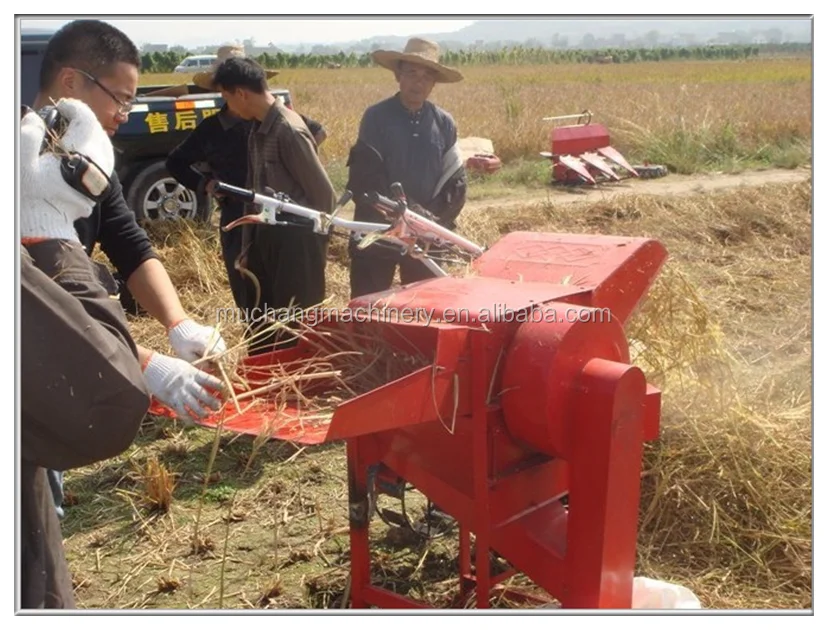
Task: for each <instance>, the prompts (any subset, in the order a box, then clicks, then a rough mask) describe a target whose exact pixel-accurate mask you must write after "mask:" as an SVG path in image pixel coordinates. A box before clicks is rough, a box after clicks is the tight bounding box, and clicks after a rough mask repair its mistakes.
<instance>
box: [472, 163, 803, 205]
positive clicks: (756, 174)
mask: <svg viewBox="0 0 828 630" xmlns="http://www.w3.org/2000/svg"><path fill="white" fill-rule="evenodd" d="M810 176H811V169H809V168H798V169H795V170H791V169H768V170H762V171H745V172H743V173H738V174H724V173H723V174H703V175H672V174H671V175H667V176H666V177H662V178H659V179H628V180H624V181H621V182H618V183H613V184H601V185H600V186H598V187H596V188H593V189H589V188H578V189H564V188H558V187H555V188H549V189H548V190H542V191H537V192H532V193H525V194H519V195H518V196H517V197H506V198H501V199H479V200H475V201H470V202H469V203H468V204H467V206H466V208H467V209H475V210H481V209H484V208H509V207H516V206H523V205H526V204H529V203H539V202H544V201H548V202H551V203H555V204H558V203H577V202H581V201H588V202H595V201H603V200H606V199H611V198H613V197H616V196H618V195H629V194H635V195H671V196H677V195H694V194H699V193H704V192H711V191H715V190H723V189H727V188H738V187H740V186H749V187H755V186H764V185H766V184H795V183H799V182H802V181H805V180H806V179H808V178H809V177H810Z"/></svg>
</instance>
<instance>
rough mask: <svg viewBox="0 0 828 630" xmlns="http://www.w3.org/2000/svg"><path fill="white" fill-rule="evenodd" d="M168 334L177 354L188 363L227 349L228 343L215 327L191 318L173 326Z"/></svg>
mask: <svg viewBox="0 0 828 630" xmlns="http://www.w3.org/2000/svg"><path fill="white" fill-rule="evenodd" d="M168 335H169V339H170V345H171V346H172V348H173V350H174V351H175V354H176V356H178V357H179V358H181V359H184V360H185V361H187V362H188V363H192V362H193V361H197V360H199V359H201V358H202V357H205V356H212V355H214V354H220V353H222V352H225V351H226V350H227V344H226V343H225V342H224V339H223V338H222V336H221V335H220V334H219V333H218V331H217V330H216V329H215V328H212V327H210V326H202V325H201V324H197V323H195V322H194V321H193V320H191V319H185V320H184V321H182V322H179V323H178V324H176V325H175V326H173V327H172V328H171V329H170V331H169V333H168Z"/></svg>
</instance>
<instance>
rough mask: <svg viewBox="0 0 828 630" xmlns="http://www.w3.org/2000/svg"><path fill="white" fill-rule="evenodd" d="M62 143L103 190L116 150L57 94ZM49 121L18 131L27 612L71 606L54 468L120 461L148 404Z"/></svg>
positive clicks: (81, 198)
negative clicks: (84, 161) (49, 141)
mask: <svg viewBox="0 0 828 630" xmlns="http://www.w3.org/2000/svg"><path fill="white" fill-rule="evenodd" d="M58 109H59V111H60V112H61V114H62V115H64V116H65V118H66V119H67V120H69V121H70V122H69V127H68V129H67V131H66V134H65V135H64V139H63V144H64V147H65V148H66V149H68V150H70V151H77V152H78V153H82V154H84V155H86V156H88V157H89V158H91V159H92V160H94V162H95V163H96V164H98V165H99V166H100V168H101V170H100V171H95V170H90V172H89V174H90V176H88V177H87V178H85V179H84V181H85V182H86V183H87V186H86V190H89V191H90V192H91V194H93V195H94V194H99V193H100V192H101V191H102V190H103V189H104V187H105V185H106V180H105V175H106V173H107V171H108V170H109V169H111V166H112V162H113V161H114V156H113V153H112V147H111V144H110V143H109V140H108V138H107V137H106V134H105V133H104V131H103V129H101V128H100V127H98V129H97V130H94V129H92V128H90V127H89V126H85V125H88V124H89V123H94V124H97V121H96V120H95V118H94V114H93V113H92V112H91V110H89V109H88V108H86V109H85V108H84V106H83V104H82V103H79V102H77V101H76V102H69V101H61V102H59V103H58ZM45 134H46V128H45V125H44V124H43V121H42V119H41V118H40V117H39V116H38V115H37V114H36V113H34V112H31V113H29V114H28V115H27V116H25V117H24V118H23V121H22V123H21V133H20V171H21V178H20V179H21V181H20V198H21V205H20V219H21V220H20V223H21V241H22V243H23V249H22V250H21V257H20V266H21V278H20V294H21V335H20V344H21V352H20V354H21V366H20V381H21V462H20V488H19V491H18V494H17V496H18V497H19V498H20V510H21V514H20V517H21V518H20V547H21V553H20V563H21V564H20V566H19V570H20V580H21V600H20V606H21V607H22V608H26V609H29V608H74V607H75V603H74V595H73V588H72V579H71V575H70V572H69V568H68V566H67V564H66V558H65V556H64V551H63V537H62V535H61V531H60V523H59V520H58V515H57V513H56V512H55V504H54V501H53V498H52V490H51V489H50V486H49V479H48V477H47V470H48V469H52V470H67V469H71V468H76V467H81V466H87V465H89V464H92V463H95V462H98V461H102V460H105V459H108V458H110V457H113V456H116V455H118V454H119V453H121V452H123V451H124V450H126V449H127V448H128V447H129V445H130V444H131V443H132V440H133V439H134V438H135V435H136V434H137V432H138V429H139V427H140V424H141V421H142V419H143V418H144V415H145V414H146V412H147V410H148V409H149V406H150V394H149V392H148V390H147V386H146V383H145V382H144V378H143V375H142V373H141V367H140V364H139V363H138V360H137V357H138V352H137V347H136V345H135V343H134V341H133V340H132V338H131V337H130V334H129V330H128V328H127V323H126V320H125V317H124V314H123V310H122V309H121V306H120V304H118V302H117V301H115V300H113V299H111V298H110V297H109V295H108V294H107V292H106V290H104V288H103V287H102V286H101V284H100V283H99V281H98V278H97V273H96V271H95V270H94V267H93V264H92V261H91V260H90V259H89V257H88V256H87V255H86V253H85V252H84V251H83V247H82V246H81V244H80V242H79V241H78V237H77V234H76V232H75V229H74V226H73V221H74V220H77V219H80V218H83V217H85V216H88V215H89V214H90V213H91V211H92V207H93V203H94V202H93V201H92V200H91V199H90V198H89V197H88V196H85V195H84V194H82V193H81V192H80V191H79V190H77V189H75V188H72V187H70V186H69V185H68V184H67V183H66V181H64V179H63V177H62V175H61V170H60V169H61V166H60V158H58V157H56V156H55V155H54V153H53V152H52V151H51V150H50V149H47V150H46V151H45V152H44V153H42V154H41V152H40V149H41V146H42V145H43V139H44V137H45Z"/></svg>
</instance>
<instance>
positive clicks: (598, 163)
mask: <svg viewBox="0 0 828 630" xmlns="http://www.w3.org/2000/svg"><path fill="white" fill-rule="evenodd" d="M578 157H580V158H581V159H582V160H583V161H584V162H586V163H587V164H589V165H590V166H594V167H595V168H597V169H598V170H599V171H601V172H602V173H603V174H604V175H606V176H607V177H611V178H612V179H614V180H616V181H619V180H620V179H621V178H620V177H618V175H617V174H616V173H615V171H614V170H612V167H611V166H610V165H609V164H607V163H606V162H605V161H604V160H603V158H602V157H601V156H600V155H598V154H597V153H582V154H581V155H579V156H578Z"/></svg>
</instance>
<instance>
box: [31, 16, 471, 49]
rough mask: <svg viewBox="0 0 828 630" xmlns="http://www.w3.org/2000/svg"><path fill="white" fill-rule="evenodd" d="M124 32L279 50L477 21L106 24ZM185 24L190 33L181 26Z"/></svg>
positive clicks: (47, 24) (145, 39) (40, 23)
mask: <svg viewBox="0 0 828 630" xmlns="http://www.w3.org/2000/svg"><path fill="white" fill-rule="evenodd" d="M69 21H70V20H40V19H24V20H21V21H20V26H21V28H45V29H57V28H60V27H61V26H62V25H63V24H65V23H66V22H69ZM106 21H107V22H109V23H110V24H112V25H113V26H115V27H117V28H119V29H121V30H122V31H123V32H124V33H126V34H127V35H128V36H129V38H130V39H132V40H133V41H134V42H135V43H136V44H137V45H138V46H141V45H142V44H168V45H170V46H174V45H181V46H204V45H210V44H223V43H233V42H237V43H241V42H242V41H243V40H245V39H250V38H252V39H253V40H255V42H256V44H261V45H267V44H268V43H270V42H273V43H274V44H276V45H277V46H279V45H285V44H290V45H296V44H302V43H331V44H332V43H339V42H348V41H355V40H360V39H365V38H367V37H372V36H375V35H401V36H404V37H405V36H409V35H417V34H424V33H443V32H452V31H457V30H459V29H461V28H463V27H464V26H468V25H469V24H471V23H472V22H473V20H460V19H458V20H416V19H405V18H398V19H395V20H393V19H392V20H388V19H384V20H380V19H328V20H302V19H291V18H288V17H285V18H283V19H278V20H272V19H261V18H256V19H253V18H249V19H239V20H227V19H209V18H201V17H199V16H192V17H188V18H186V20H171V19H154V20H141V19H134V20H132V19H107V20H106ZM184 23H186V27H183V24H184Z"/></svg>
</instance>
